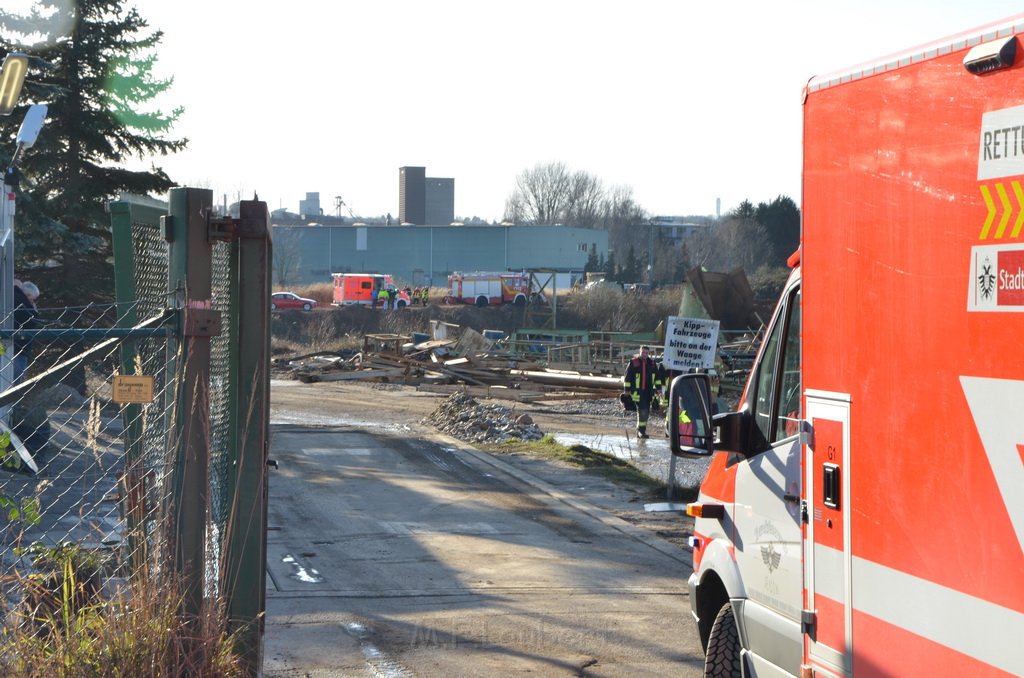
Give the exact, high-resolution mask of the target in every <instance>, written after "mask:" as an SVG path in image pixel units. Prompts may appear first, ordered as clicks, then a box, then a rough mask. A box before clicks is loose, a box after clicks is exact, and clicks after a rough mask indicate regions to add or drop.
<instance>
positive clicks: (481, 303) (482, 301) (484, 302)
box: [476, 297, 487, 308]
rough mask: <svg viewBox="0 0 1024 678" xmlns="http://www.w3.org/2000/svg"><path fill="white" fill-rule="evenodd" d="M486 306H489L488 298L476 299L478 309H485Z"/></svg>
mask: <svg viewBox="0 0 1024 678" xmlns="http://www.w3.org/2000/svg"><path fill="white" fill-rule="evenodd" d="M486 305H487V297H477V298H476V306H477V308H483V307H484V306H486Z"/></svg>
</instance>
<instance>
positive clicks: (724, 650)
mask: <svg viewBox="0 0 1024 678" xmlns="http://www.w3.org/2000/svg"><path fill="white" fill-rule="evenodd" d="M704 676H705V678H740V634H739V632H738V631H737V630H736V618H735V617H734V616H733V614H732V605H730V604H729V603H726V604H725V605H723V606H722V609H721V610H719V611H718V616H716V617H715V623H714V624H712V625H711V635H710V636H709V637H708V649H707V652H706V653H705V657H704Z"/></svg>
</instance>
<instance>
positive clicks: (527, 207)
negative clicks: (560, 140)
mask: <svg viewBox="0 0 1024 678" xmlns="http://www.w3.org/2000/svg"><path fill="white" fill-rule="evenodd" d="M606 201H607V196H606V194H605V191H604V187H603V186H602V185H601V180H600V179H598V178H597V177H595V176H594V175H592V174H588V173H587V172H583V171H577V172H573V171H572V170H570V169H569V168H568V167H567V166H566V165H565V164H564V163H561V162H552V163H548V164H542V165H537V166H535V167H534V168H533V169H528V170H524V171H523V172H522V173H520V174H519V176H518V177H516V187H515V190H514V191H513V192H512V194H511V195H510V196H509V197H508V199H507V200H506V201H505V219H506V220H507V221H513V222H515V223H519V224H565V225H566V226H581V227H584V228H592V227H594V226H595V225H597V223H598V222H599V221H600V219H601V218H602V216H603V210H604V209H605V204H606Z"/></svg>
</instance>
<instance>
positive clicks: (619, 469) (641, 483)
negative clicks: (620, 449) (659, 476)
mask: <svg viewBox="0 0 1024 678" xmlns="http://www.w3.org/2000/svg"><path fill="white" fill-rule="evenodd" d="M480 447H481V449H483V450H485V451H487V452H491V453H494V454H519V455H523V456H529V457H533V458H536V459H549V460H552V461H558V462H562V463H566V464H570V465H572V466H576V467H578V468H580V469H582V470H583V471H584V472H586V473H590V474H593V475H595V476H598V477H601V478H604V479H606V480H610V481H612V482H614V483H618V484H622V485H628V486H629V487H631V488H632V489H634V490H636V491H637V492H639V493H641V494H643V495H645V496H651V497H654V496H659V497H664V496H665V491H666V485H665V483H663V482H661V481H660V480H655V479H654V478H651V477H650V476H649V475H647V474H645V473H644V472H643V471H641V470H640V469H638V468H637V467H636V466H634V465H633V464H632V463H630V462H628V461H626V460H625V459H620V458H619V457H616V456H615V455H613V454H608V453H607V452H601V451H598V450H592V449H590V448H589V447H587V446H586V445H568V446H566V445H562V444H561V443H559V442H556V441H555V439H554V437H553V436H550V435H546V436H544V437H543V438H541V439H540V440H532V441H509V442H504V443H492V444H489V445H482V446H480Z"/></svg>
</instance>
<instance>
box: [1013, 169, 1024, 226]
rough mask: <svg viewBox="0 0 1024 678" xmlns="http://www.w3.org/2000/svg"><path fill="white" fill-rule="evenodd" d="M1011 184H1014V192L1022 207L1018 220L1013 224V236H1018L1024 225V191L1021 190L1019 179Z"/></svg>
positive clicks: (1019, 205)
mask: <svg viewBox="0 0 1024 678" xmlns="http://www.w3.org/2000/svg"><path fill="white" fill-rule="evenodd" d="M1010 185H1011V186H1013V194H1014V195H1015V196H1017V207H1019V208H1020V211H1019V212H1017V221H1015V222H1014V224H1013V232H1011V233H1010V237H1011V238H1016V237H1017V236H1018V235H1020V229H1021V226H1024V191H1022V190H1021V188H1020V182H1019V181H1011V182H1010Z"/></svg>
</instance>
